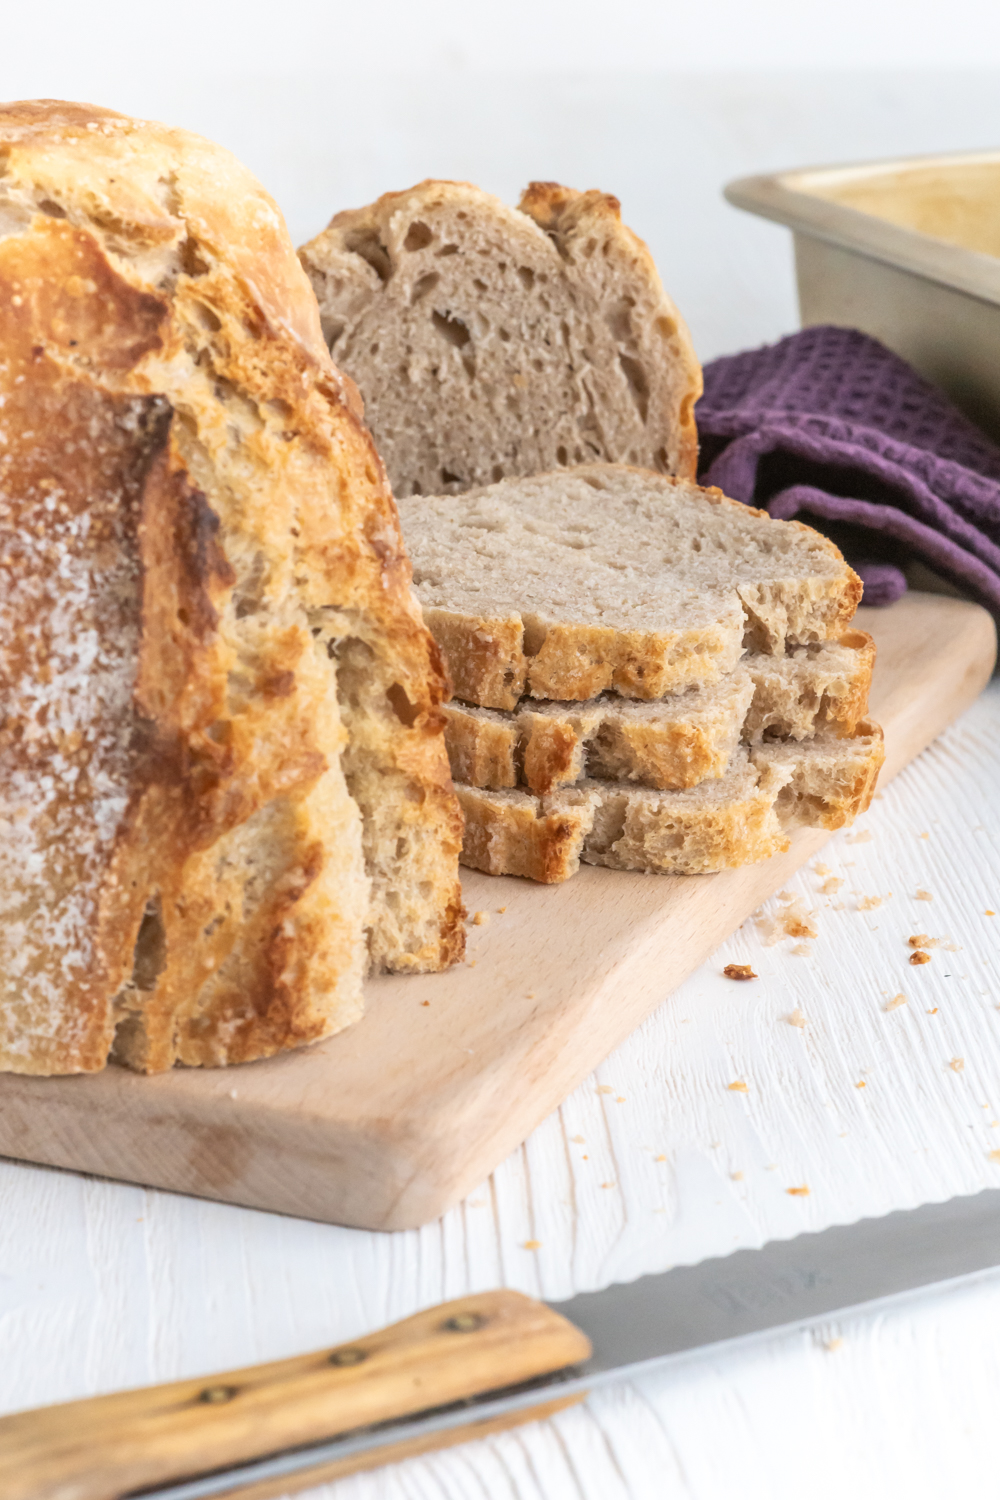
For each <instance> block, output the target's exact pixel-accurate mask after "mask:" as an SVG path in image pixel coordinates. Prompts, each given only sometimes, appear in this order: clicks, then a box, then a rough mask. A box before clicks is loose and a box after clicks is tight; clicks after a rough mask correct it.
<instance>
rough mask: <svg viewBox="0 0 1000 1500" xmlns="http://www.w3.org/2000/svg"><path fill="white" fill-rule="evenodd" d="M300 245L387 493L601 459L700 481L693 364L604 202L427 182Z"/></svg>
mask: <svg viewBox="0 0 1000 1500" xmlns="http://www.w3.org/2000/svg"><path fill="white" fill-rule="evenodd" d="M299 253H300V255H301V257H302V263H303V265H304V266H305V268H306V271H307V272H308V274H309V278H310V280H311V281H312V284H313V287H314V288H315V291H316V296H317V298H318V300H319V305H320V311H321V314H322V319H323V331H324V333H325V335H326V338H327V340H328V343H329V346H330V350H331V352H332V354H333V357H334V359H335V360H336V362H337V364H338V365H339V366H340V368H341V369H343V370H345V371H346V372H347V374H349V375H350V376H351V377H352V378H353V379H354V380H355V381H356V382H357V384H358V386H359V388H360V390H361V394H362V396H363V397H364V402H365V411H366V414H367V418H368V422H369V425H370V426H371V429H372V432H373V434H374V437H375V441H376V444H377V445H378V449H379V452H380V453H381V454H382V457H383V458H384V459H385V462H386V466H387V468H388V471H389V478H390V479H391V481H392V486H393V490H394V491H395V494H396V497H397V499H398V498H399V497H400V496H402V495H420V494H425V495H438V494H455V493H458V492H459V491H461V490H467V489H471V488H473V487H474V486H477V485H484V484H491V483H494V482H495V481H496V480H498V479H502V478H504V477H509V476H513V475H521V474H536V473H542V472H544V471H546V470H548V469H555V468H560V467H567V466H572V465H575V464H585V463H591V462H593V461H595V460H599V461H606V462H615V463H630V464H638V465H640V466H641V467H644V468H649V469H656V470H659V471H660V472H662V473H666V474H679V475H683V476H684V477H686V478H689V479H693V478H694V475H695V464H696V460H697V453H698V443H697V433H696V431H695V421H694V404H695V402H696V400H697V399H698V397H699V395H700V394H701V370H700V368H699V365H698V361H697V359H696V358H695V355H694V351H693V349H692V346H691V341H690V338H689V337H688V332H687V329H686V328H685V326H684V323H683V321H682V320H681V317H680V314H679V313H678V311H677V309H676V307H674V305H673V303H672V302H671V301H670V299H669V298H668V297H667V295H666V293H665V292H664V290H663V286H662V284H661V282H660V278H659V276H658V274H657V271H656V267H655V266H654V264H653V261H652V258H651V256H650V254H649V251H648V250H647V249H646V246H645V245H644V244H643V243H642V241H641V240H640V239H638V238H637V237H636V236H635V235H634V234H633V233H632V232H631V230H629V229H627V228H626V227H625V225H624V224H623V223H622V222H621V215H620V211H619V205H618V202H617V200H616V199H615V198H611V197H609V196H607V195H606V194H604V193H598V192H587V193H577V192H573V191H571V190H570V189H569V188H564V187H560V186H559V185H558V184H556V183H550V182H541V183H537V182H536V183H532V185H531V186H530V187H529V188H528V190H527V192H526V193H525V194H524V196H523V197H522V199H521V203H520V206H519V207H518V208H516V209H513V208H508V207H507V206H506V205H505V204H503V203H501V202H500V200H499V199H498V198H494V197H491V196H490V195H489V194H488V193H484V192H481V191H480V190H479V189H478V188H475V187H472V186H470V185H469V184H468V183H464V182H422V183H420V184H418V186H416V187H414V188H410V189H409V190H408V191H407V192H402V193H387V194H386V195H385V197H382V198H379V199H378V201H377V202H376V203H372V204H370V205H369V206H368V207H367V208H362V209H356V210H352V211H350V212H346V213H339V214H337V215H336V217H335V218H334V219H333V220H331V222H330V225H329V228H327V229H326V230H324V232H323V233H322V234H320V235H318V236H317V237H316V238H315V239H314V240H311V241H310V243H309V244H307V245H305V246H303V248H302V250H301V251H300V252H299Z"/></svg>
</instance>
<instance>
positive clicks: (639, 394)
mask: <svg viewBox="0 0 1000 1500" xmlns="http://www.w3.org/2000/svg"><path fill="white" fill-rule="evenodd" d="M618 363H619V364H620V365H621V367H622V374H623V375H624V376H625V379H626V380H627V381H628V388H629V394H630V396H631V397H632V400H633V401H634V402H635V408H636V411H637V412H638V413H639V420H640V422H642V423H643V424H645V421H646V414H647V413H648V411H649V382H648V381H647V379H646V372H645V370H644V369H643V368H642V365H641V364H640V363H639V361H638V360H637V359H633V358H632V357H631V355H629V354H619V356H618Z"/></svg>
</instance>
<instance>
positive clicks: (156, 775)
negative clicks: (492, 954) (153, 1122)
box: [0, 102, 464, 1074]
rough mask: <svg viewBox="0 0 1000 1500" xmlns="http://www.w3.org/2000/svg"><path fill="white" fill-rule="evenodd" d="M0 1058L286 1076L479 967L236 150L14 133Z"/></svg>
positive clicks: (397, 610) (0, 808)
mask: <svg viewBox="0 0 1000 1500" xmlns="http://www.w3.org/2000/svg"><path fill="white" fill-rule="evenodd" d="M0 159H2V163H3V167H2V174H0V350H2V362H0V507H2V532H3V536H4V538H5V545H4V547H3V549H2V551H3V557H2V560H0V568H2V584H0V640H2V643H3V648H4V649H3V655H2V661H0V696H2V699H3V706H4V713H3V722H2V728H0V834H2V837H3V841H4V859H3V862H2V866H0V1001H2V1003H0V1017H2V1020H0V1067H3V1068H6V1069H10V1070H14V1071H19V1072H28V1073H42V1074H45V1073H63V1072H80V1071H93V1070H95V1069H100V1068H101V1067H103V1066H104V1064H105V1062H106V1060H107V1058H108V1055H109V1053H110V1052H111V1051H112V1050H113V1051H114V1055H115V1057H116V1058H117V1059H118V1060H119V1061H122V1062H125V1063H126V1064H128V1065H130V1066H132V1067H135V1068H138V1069H142V1070H146V1071H157V1070H160V1069H164V1068H168V1067H170V1066H171V1065H172V1064H173V1063H175V1062H183V1063H185V1064H187V1065H205V1064H219V1063H225V1062H236V1061H242V1060H246V1059H250V1058H254V1057H264V1056H268V1055H270V1054H273V1053H275V1052H280V1051H282V1050H284V1049H285V1048H288V1047H293V1046H298V1045H301V1044H302V1043H306V1042H310V1041H314V1040H316V1039H318V1038H319V1037H322V1036H326V1035H329V1034H330V1033H331V1032H334V1031H337V1030H339V1029H340V1028H342V1027H344V1026H346V1025H348V1024H350V1023H351V1022H352V1021H354V1020H356V1019H357V1018H358V1016H359V1015H360V1013H361V1008H362V996H361V982H362V978H363V976H364V973H365V971H366V970H367V969H368V968H369V966H374V967H387V968H398V969H434V968H439V967H441V966H442V965H443V964H447V963H450V962H452V961H453V960H454V959H455V958H457V957H458V956H459V955H460V953H461V950H462V942H463V932H464V929H463V912H462V906H461V896H460V888H459V885H458V878H457V855H458V850H459V845H460V842H461V816H460V813H459V810H458V806H457V803H456V802H455V799H454V797H453V794H452V792H451V788H450V782H449V776H448V767H447V760H446V754H445V749H444V744H443V738H442V734H441V728H442V717H441V713H440V707H439V705H440V703H441V700H442V698H443V696H444V693H445V690H446V685H445V679H444V675H443V672H442V669H441V665H440V659H439V656H438V653H437V649H436V647H435V646H434V644H433V641H432V640H431V638H430V636H429V635H428V633H427V632H426V630H425V629H424V627H423V625H422V622H421V619H420V615H419V610H418V608H417V606H416V604H415V602H414V600H413V597H412V594H411V591H410V574H409V569H408V565H407V562H406V558H405V554H404V551H403V545H402V539H401V536H400V532H399V527H398V521H397V516H396V512H395V509H394V505H393V501H392V497H391V494H390V492H389V489H388V486H387V484H386V482H385V479H384V476H383V473H382V470H381V466H380V464H379V461H378V458H377V456H376V454H375V450H374V448H373V446H372V443H371V439H370V437H369V435H368V433H367V431H366V430H365V428H364V426H363V425H362V422H361V409H360V404H359V402H358V399H357V393H356V391H355V390H354V388H353V386H352V385H351V383H350V382H349V381H347V380H344V379H343V378H342V377H341V376H340V375H339V374H338V373H337V371H336V370H335V369H334V367H333V366H332V364H331V362H330V358H329V354H328V350H327V347H326V344H325V341H324V339H323V336H322V331H321V329H320V324H319V318H318V313H317V310H316V306H315V302H314V299H313V297H312V294H311V290H310V288H309V284H308V282H307V280H306V278H305V276H304V275H303V273H302V271H301V268H300V266H299V265H298V262H297V260H296V258H295V254H294V251H293V250H292V247H291V245H290V243H289V240H288V236H287V232H286V229H285V226H284V223H283V221H282V219H281V215H280V213H279V212H278V210H277V208H276V206H275V205H274V203H273V202H272V201H271V199H270V198H269V197H268V196H267V195H266V194H265V193H264V192H263V190H262V189H261V188H260V186H259V185H258V184H257V182H256V181H255V180H254V179H253V178H252V177H251V176H250V175H249V173H247V172H246V171H245V170H244V169H243V168H242V167H241V166H240V165H239V163H238V162H236V161H235V160H234V158H232V157H231V156H230V155H229V154H228V153H227V152H225V151H223V150H221V149H220V148H218V147H215V146H213V145H211V144H209V143H208V142H206V141H203V140H201V139H199V138H198V137H196V136H192V135H189V134H187V133H185V132H183V131H177V130H170V129H167V128H165V127H162V126H159V125H155V124H150V123H148V122H143V121H136V120H131V119H127V118H125V117H124V116H121V115H117V114H112V113H111V112H109V111H105V110H100V109H93V108H90V107H89V106H82V105H73V104H60V103H52V102H41V103H26V104H14V105H7V106H5V107H3V108H2V109H0Z"/></svg>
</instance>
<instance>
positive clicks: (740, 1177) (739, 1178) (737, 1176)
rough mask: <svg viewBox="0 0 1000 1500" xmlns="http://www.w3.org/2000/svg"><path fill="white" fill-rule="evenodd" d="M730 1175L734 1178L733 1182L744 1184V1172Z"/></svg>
mask: <svg viewBox="0 0 1000 1500" xmlns="http://www.w3.org/2000/svg"><path fill="white" fill-rule="evenodd" d="M729 1175H730V1177H731V1178H732V1180H733V1182H742V1181H743V1173H742V1172H730V1174H729Z"/></svg>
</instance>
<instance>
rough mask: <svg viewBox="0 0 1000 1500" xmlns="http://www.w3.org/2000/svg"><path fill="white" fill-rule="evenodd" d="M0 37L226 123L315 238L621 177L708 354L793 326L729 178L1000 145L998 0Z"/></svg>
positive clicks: (508, 8) (343, 15)
mask: <svg viewBox="0 0 1000 1500" xmlns="http://www.w3.org/2000/svg"><path fill="white" fill-rule="evenodd" d="M0 44H2V55H0V97H4V98H8V99H14V98H27V97H37V96H42V95H50V96H57V97H63V98H78V99H84V100H86V101H88V102H90V103H99V104H103V105H106V106H109V107H111V108H115V109H121V110H124V111H125V112H126V113H133V114H138V115H142V116H148V117H152V118H155V119H162V120H165V121H167V122H169V123H171V124H175V125H183V126H186V127H187V128H189V129H192V130H196V131H199V132H200V133H202V134H204V135H207V136H209V137H211V138H212V139H215V140H218V141H220V142H221V143H222V144H224V145H226V146H228V147H229V148H230V149H231V150H233V151H235V152H236V154H237V155H238V156H240V157H242V158H243V160H245V161H246V162H247V164H248V165H249V166H250V167H251V168H252V169H253V170H254V171H255V172H256V173H257V175H258V176H259V177H260V178H261V179H262V181H263V182H264V184H265V186H266V187H267V188H268V189H269V190H270V191H271V192H272V193H273V194H274V196H275V197H276V198H277V200H278V202H279V203H280V205H281V207H282V208H283V210H284V212H285V214H286V217H287V218H288V221H289V226H290V228H291V231H292V235H293V237H294V239H295V241H296V243H297V244H298V243H301V242H302V241H303V240H304V239H306V238H307V237H308V236H310V235H312V234H315V233H316V232H317V231H318V230H319V229H321V228H322V226H323V225H324V224H325V222H326V221H327V219H328V218H329V217H330V216H331V214H332V213H334V212H335V211H336V210H338V209H341V208H345V207H351V206H356V205H359V204H361V203H365V202H368V201H370V199H372V198H373V197H375V196H377V195H378V194H379V193H382V192H385V191H387V190H390V189H397V188H403V187H406V186H408V185H410V184H411V183H412V182H415V181H418V180H419V179H420V178H422V177H426V176H435V177H453V178H462V179H466V180H471V181H474V182H476V183H478V184H479V185H480V186H481V187H484V188H486V189H488V190H489V191H492V192H496V193H498V194H500V195H501V196H502V197H504V198H506V199H507V200H508V201H516V199H517V196H518V194H519V193H520V191H521V189H522V188H523V187H524V186H525V184H526V183H527V182H528V181H530V180H531V179H532V178H540V179H555V180H557V181H562V182H565V183H567V184H568V185H569V186H571V187H577V188H588V187H599V188H601V189H603V190H604V191H606V192H613V193H615V194H616V195H617V196H618V197H619V198H620V199H621V200H622V204H623V209H624V215H625V218H626V222H628V223H629V224H631V225H632V227H633V228H634V229H636V230H637V232H638V233H640V234H641V235H642V236H643V237H644V238H645V239H646V240H647V241H648V242H649V244H650V245H651V247H652V249H653V253H654V255H655V257H656V259H657V261H658V264H659V265H660V268H661V271H662V274H663V277H664V280H665V282H666V285H667V288H668V290H669V291H670V293H671V295H672V296H673V297H674V299H675V300H676V302H677V303H678V305H679V306H680V308H681V310H682V312H683V313H684V315H685V317H686V318H687V320H688V322H689V324H690V325H691V329H692V332H693V334H694V338H695V343H696V346H697V348H698V351H699V354H700V355H701V357H702V359H703V360H705V359H710V358H711V357H712V356H713V355H716V354H720V353H723V352H726V351H728V350H732V349H734V348H736V347H741V346H742V347H745V346H748V345H752V344H755V343H761V342H764V341H766V340H769V339H772V338H775V337H777V336H778V335H780V334H781V333H785V332H788V331H790V330H791V329H792V328H793V327H794V326H795V320H796V310H795V295H794V285H793V276H792V270H791V256H790V250H789V244H788V237H787V236H786V234H785V232H784V231H783V230H781V229H778V228H776V227H773V226H771V225H767V224H763V223H761V222H759V221H757V220H754V219H752V218H749V217H747V216H746V215H744V214H741V213H739V212H738V211H737V210H735V209H732V208H729V207H728V206H727V205H726V204H725V203H724V202H723V201H722V198H721V188H722V185H723V184H724V183H725V182H726V181H728V180H729V179H731V178H733V177H738V176H741V175H744V174H747V173H750V172H754V171H766V170H771V169H777V168H779V167H787V166H797V165H807V164H812V163H814V162H815V163H820V162H829V161H837V160H854V159H860V158H865V157H878V156H882V155H887V154H897V153H915V152H922V151H934V150H941V149H952V148H961V147H969V146H987V145H995V144H998V143H1000V3H998V0H954V3H950V4H948V5H946V6H943V5H942V4H941V3H940V0H660V3H656V0H615V3H613V4H612V3H609V0H505V3H503V4H496V3H491V4H478V5H477V4H475V3H469V0H464V3H463V0H423V3H421V0H368V3H362V0H352V3H350V4H346V3H330V0H241V3H235V0H233V3H219V0H206V3H202V0H172V3H170V4H169V5H164V4H162V3H160V4H155V5H154V4H152V3H150V0H99V3H97V4H93V3H90V4H88V3H84V0H56V3H44V0H35V3H34V4H25V3H21V4H18V5H16V6H15V5H8V6H6V7H4V15H3V27H2V34H0Z"/></svg>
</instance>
